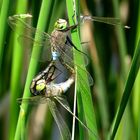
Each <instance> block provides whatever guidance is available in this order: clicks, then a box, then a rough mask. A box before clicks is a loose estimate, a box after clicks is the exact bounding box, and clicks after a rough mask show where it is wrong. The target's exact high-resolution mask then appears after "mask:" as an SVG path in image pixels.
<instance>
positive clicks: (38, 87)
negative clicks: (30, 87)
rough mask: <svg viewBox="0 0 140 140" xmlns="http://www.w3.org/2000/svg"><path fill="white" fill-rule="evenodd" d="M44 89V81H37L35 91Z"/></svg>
mask: <svg viewBox="0 0 140 140" xmlns="http://www.w3.org/2000/svg"><path fill="white" fill-rule="evenodd" d="M45 88H46V82H45V80H44V79H42V80H39V81H37V83H36V91H42V90H44V89H45Z"/></svg>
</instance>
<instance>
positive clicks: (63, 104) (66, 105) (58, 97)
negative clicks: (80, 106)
mask: <svg viewBox="0 0 140 140" xmlns="http://www.w3.org/2000/svg"><path fill="white" fill-rule="evenodd" d="M54 98H55V99H56V100H57V102H59V103H60V104H61V106H62V107H63V108H64V109H66V110H67V111H68V112H69V113H70V114H71V115H72V116H73V117H74V118H75V119H76V120H77V121H78V122H79V123H80V124H81V125H82V126H83V127H84V128H85V129H86V130H87V131H89V132H90V133H92V134H93V135H94V136H95V137H96V138H97V135H96V134H95V133H94V132H93V131H92V130H90V129H89V128H88V127H87V126H86V125H85V124H84V123H83V122H82V121H81V120H80V119H79V118H78V117H77V116H75V115H74V114H73V112H72V111H71V109H70V107H69V104H68V102H67V100H66V99H65V98H63V97H60V96H57V97H54Z"/></svg>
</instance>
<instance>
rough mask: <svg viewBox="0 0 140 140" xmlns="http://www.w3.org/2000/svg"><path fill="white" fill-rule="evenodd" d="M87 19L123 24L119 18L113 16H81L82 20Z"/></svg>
mask: <svg viewBox="0 0 140 140" xmlns="http://www.w3.org/2000/svg"><path fill="white" fill-rule="evenodd" d="M86 20H90V21H96V22H102V23H105V24H110V25H120V24H121V22H120V19H119V18H113V17H96V16H90V15H84V16H81V22H85V21H86Z"/></svg>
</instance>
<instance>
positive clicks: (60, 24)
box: [54, 19, 68, 31]
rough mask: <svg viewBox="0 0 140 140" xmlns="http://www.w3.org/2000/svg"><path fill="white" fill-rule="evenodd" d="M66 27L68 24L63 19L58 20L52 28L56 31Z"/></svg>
mask: <svg viewBox="0 0 140 140" xmlns="http://www.w3.org/2000/svg"><path fill="white" fill-rule="evenodd" d="M67 27H68V23H67V21H66V20H65V19H58V20H57V21H56V22H55V24H54V28H55V29H56V30H59V31H61V30H65V29H66V28H67Z"/></svg>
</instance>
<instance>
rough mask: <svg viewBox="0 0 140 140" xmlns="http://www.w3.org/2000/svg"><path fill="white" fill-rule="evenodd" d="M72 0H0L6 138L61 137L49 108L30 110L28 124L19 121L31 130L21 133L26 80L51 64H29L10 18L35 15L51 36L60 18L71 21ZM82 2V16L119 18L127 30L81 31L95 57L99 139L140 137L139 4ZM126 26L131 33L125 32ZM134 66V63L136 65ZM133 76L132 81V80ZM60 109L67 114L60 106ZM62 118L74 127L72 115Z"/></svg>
mask: <svg viewBox="0 0 140 140" xmlns="http://www.w3.org/2000/svg"><path fill="white" fill-rule="evenodd" d="M72 2H73V1H72V0H69V1H68V0H67V1H64V0H54V1H51V0H47V1H45V0H44V1H43V0H42V1H36V0H30V1H29V0H0V124H1V125H0V132H1V136H0V137H1V139H3V140H6V139H11V140H13V139H17V140H18V139H29V140H31V139H34V140H41V139H42V140H44V139H46V140H52V139H55V140H56V139H59V135H60V134H59V131H58V129H57V126H56V124H55V122H54V121H53V118H52V116H51V114H50V112H49V110H48V108H47V106H46V105H41V106H35V107H34V108H32V106H29V108H28V111H27V114H26V115H25V118H24V119H25V120H24V121H23V123H24V122H25V124H22V121H21V124H20V123H19V125H25V126H26V127H25V128H24V127H23V128H22V127H21V128H22V130H21V129H19V128H18V126H17V122H18V121H19V116H20V115H19V109H20V106H19V104H18V103H17V102H16V99H17V98H19V97H22V95H23V92H26V95H24V96H30V92H29V86H27V85H29V83H30V82H31V80H27V79H26V78H27V77H30V78H29V79H32V78H33V77H34V76H35V75H36V74H37V73H38V72H39V71H41V70H43V69H44V68H45V67H46V66H47V65H48V63H47V62H46V63H39V62H38V61H36V60H32V62H30V59H29V58H28V57H27V56H28V54H27V53H26V52H25V51H24V47H23V46H24V44H22V45H21V44H20V43H19V42H18V40H17V34H15V32H13V31H12V30H11V28H10V27H9V25H8V22H7V20H8V17H9V16H12V15H14V14H23V13H24V14H25V13H30V14H31V15H32V16H33V18H32V23H31V26H33V27H37V26H38V27H39V26H40V27H41V28H40V30H42V31H46V32H48V33H51V31H52V30H53V27H54V23H55V21H56V20H57V19H59V18H64V19H67V20H68V19H69V20H68V21H70V16H68V14H69V11H70V10H71V9H70V8H69V6H68V5H69V4H70V3H72ZM78 2H79V5H78V6H77V7H78V8H79V9H78V10H79V11H80V14H82V15H92V16H99V17H115V18H120V20H121V23H122V26H112V25H107V24H103V23H99V22H91V21H88V22H85V23H84V24H82V25H81V27H80V29H81V30H80V31H81V42H88V43H86V45H83V46H84V47H86V50H87V51H86V53H87V54H88V55H89V56H90V60H89V65H88V66H87V69H88V71H89V73H90V74H91V76H92V77H93V80H94V84H93V86H92V87H91V95H92V101H93V106H94V113H95V114H94V116H95V118H94V117H93V121H95V120H96V124H95V128H96V126H97V130H96V131H97V132H98V136H99V138H100V139H103V140H104V139H116V140H122V139H123V140H134V139H140V133H139V132H140V131H139V130H140V119H139V118H140V117H139V114H140V110H139V106H140V73H138V75H137V72H138V70H139V65H140V62H139V61H140V58H139V54H140V51H139V48H140V44H139V43H138V42H139V39H140V1H139V0H133V1H131V0H120V1H117V0H112V1H111V0H106V1H103V0H102V1H100V0H93V1H92V0H80V1H77V3H78ZM41 12H42V13H41ZM77 13H78V12H77ZM69 15H70V14H69ZM43 16H44V17H43ZM42 17H43V18H42ZM68 17H69V18H68ZM71 20H72V17H71ZM125 25H127V26H129V27H130V29H126V28H124V26H125ZM26 43H27V42H26ZM25 45H26V44H25ZM21 46H22V47H21ZM136 48H138V49H137V50H136ZM135 50H136V51H135ZM134 52H135V53H136V55H135V57H134ZM134 58H135V59H134ZM132 60H133V61H132ZM132 62H134V63H133V64H134V65H132V66H131V64H132ZM31 65H32V66H31ZM29 67H32V69H30V68H29ZM29 69H30V70H29ZM130 69H131V72H130V73H129V71H130ZM128 74H129V76H130V77H129V78H127V77H128ZM135 78H136V80H135ZM134 82H135V83H134ZM133 83H134V85H133ZM73 89H74V87H72V88H71V89H70V91H69V93H67V94H66V95H67V96H68V99H70V100H69V101H68V102H69V103H70V105H71V107H72V106H73V92H74V90H73ZM131 89H132V91H131ZM130 93H131V96H130ZM122 97H123V98H122ZM129 97H130V98H129ZM122 99H123V100H122ZM128 99H129V101H128ZM120 103H121V104H120ZM126 105H127V106H126ZM125 106H126V108H125ZM24 107H25V106H24ZM25 108H27V106H26V107H25ZM117 109H119V110H118V112H120V114H119V113H118V114H119V115H118V114H117V113H116V112H117ZM124 109H125V111H124ZM60 110H61V111H62V112H64V110H62V109H61V108H60ZM123 111H124V114H123ZM77 115H78V114H77ZM122 115H123V116H122ZM63 116H64V118H65V120H66V122H67V124H68V126H69V128H70V129H71V127H72V126H71V124H72V116H70V115H68V114H67V113H66V112H65V113H63ZM121 116H122V119H121V122H120V121H119V118H121ZM87 117H89V116H87ZM91 118H92V116H91ZM114 118H118V119H116V120H118V121H114ZM113 121H114V124H113ZM19 122H20V121H19ZM115 126H116V127H115ZM117 127H118V130H117ZM116 130H117V131H116ZM80 131H81V129H78V123H76V132H77V133H75V139H78V140H79V139H81V140H82V139H85V138H84V137H82V133H81V132H80ZM23 135H24V136H23ZM110 136H111V137H110ZM114 136H115V138H114ZM89 139H96V138H89Z"/></svg>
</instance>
